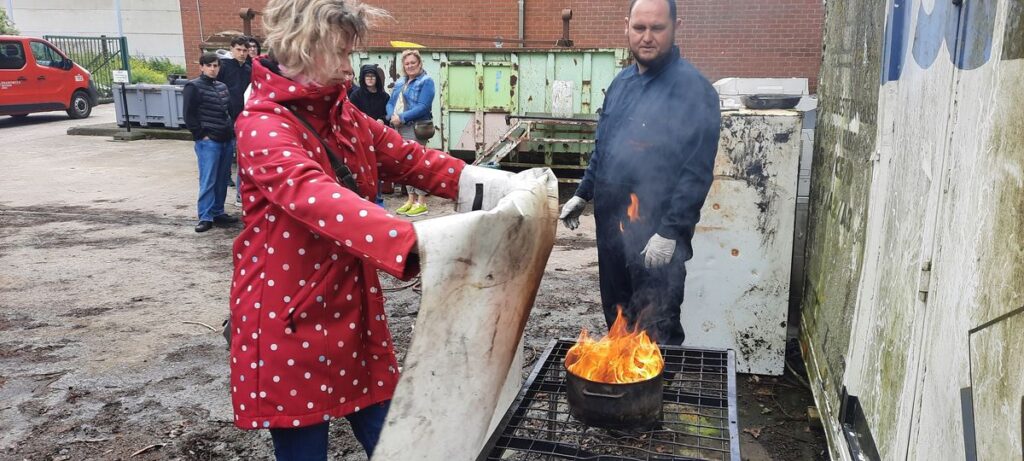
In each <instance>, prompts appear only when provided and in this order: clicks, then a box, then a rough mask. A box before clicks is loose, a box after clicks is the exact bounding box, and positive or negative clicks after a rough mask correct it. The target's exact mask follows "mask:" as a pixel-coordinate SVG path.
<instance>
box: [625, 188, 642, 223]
mask: <svg viewBox="0 0 1024 461" xmlns="http://www.w3.org/2000/svg"><path fill="white" fill-rule="evenodd" d="M626 216H629V222H637V221H639V220H640V199H639V198H638V197H637V196H636V194H629V208H628V209H626Z"/></svg>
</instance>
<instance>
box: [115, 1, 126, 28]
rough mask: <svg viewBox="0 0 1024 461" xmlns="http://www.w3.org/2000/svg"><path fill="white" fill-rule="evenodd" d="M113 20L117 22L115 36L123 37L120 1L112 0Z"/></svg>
mask: <svg viewBox="0 0 1024 461" xmlns="http://www.w3.org/2000/svg"><path fill="white" fill-rule="evenodd" d="M114 18H115V20H116V21H117V36H118V37H124V26H123V25H122V21H121V0H114Z"/></svg>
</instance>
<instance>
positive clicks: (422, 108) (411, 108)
mask: <svg viewBox="0 0 1024 461" xmlns="http://www.w3.org/2000/svg"><path fill="white" fill-rule="evenodd" d="M405 80H406V77H402V78H400V79H398V81H397V82H395V89H394V91H392V92H391V100H389V101H388V120H391V116H392V115H393V114H394V113H395V104H397V103H398V95H399V94H402V95H405V112H402V113H400V114H398V118H400V119H402V123H410V122H418V121H421V120H430V119H433V118H434V116H433V114H431V113H430V106H431V105H432V104H434V79H432V78H430V76H429V75H427V71H422V72H421V73H420V75H418V76H417V77H416V78H414V79H413V80H412V82H409V83H408V84H406V81H405Z"/></svg>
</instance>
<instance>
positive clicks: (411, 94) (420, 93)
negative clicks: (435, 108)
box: [387, 50, 435, 216]
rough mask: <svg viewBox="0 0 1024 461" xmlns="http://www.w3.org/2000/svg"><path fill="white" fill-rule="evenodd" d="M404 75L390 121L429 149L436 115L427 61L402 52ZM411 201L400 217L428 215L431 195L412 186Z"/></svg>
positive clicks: (415, 53) (393, 95)
mask: <svg viewBox="0 0 1024 461" xmlns="http://www.w3.org/2000/svg"><path fill="white" fill-rule="evenodd" d="M401 60H402V71H403V73H404V74H405V75H404V76H402V77H401V78H399V79H398V81H397V82H395V89H394V90H393V91H392V92H391V100H389V101H388V113H387V117H388V120H389V121H390V122H391V126H392V127H393V128H395V129H396V130H398V132H399V133H400V134H401V135H402V137H403V138H405V139H408V140H410V141H416V142H418V143H420V144H423V145H426V144H427V141H428V140H430V138H431V137H432V136H433V135H434V121H433V115H432V114H431V112H430V107H431V105H432V104H433V103H434V93H435V89H434V80H433V79H432V78H430V76H429V75H427V72H426V71H425V70H423V58H421V57H420V52H419V51H416V50H405V51H403V52H402V57H401ZM407 186H408V188H409V198H408V199H407V200H406V201H405V204H403V205H402V206H401V207H400V208H399V209H398V210H396V211H395V212H396V213H398V214H404V215H406V216H421V215H425V214H427V211H428V210H427V201H426V198H427V192H426V191H424V190H422V189H417V188H415V187H413V186H411V185H407Z"/></svg>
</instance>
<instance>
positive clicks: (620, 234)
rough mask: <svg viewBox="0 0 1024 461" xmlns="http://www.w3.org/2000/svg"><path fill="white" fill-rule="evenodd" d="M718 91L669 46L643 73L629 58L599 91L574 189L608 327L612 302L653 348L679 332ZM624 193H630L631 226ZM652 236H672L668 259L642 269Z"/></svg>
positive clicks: (674, 341) (715, 134)
mask: <svg viewBox="0 0 1024 461" xmlns="http://www.w3.org/2000/svg"><path fill="white" fill-rule="evenodd" d="M720 124H721V114H720V112H719V102H718V94H717V93H716V92H715V90H714V88H713V87H712V86H711V84H709V83H708V81H707V80H706V79H705V78H704V77H703V76H702V75H701V74H700V73H699V72H698V71H697V69H696V68H694V67H693V65H691V64H690V63H689V62H688V61H686V60H685V59H683V58H682V57H680V56H679V49H678V47H673V50H672V51H671V52H670V53H669V55H668V56H667V57H666V58H665V59H664V60H662V61H661V62H658V63H655V64H654V65H652V66H650V67H649V68H648V69H647V71H646V72H644V73H643V74H641V73H639V72H638V69H637V66H636V64H634V65H632V66H630V67H628V68H626V69H624V70H622V72H620V73H619V75H618V76H616V77H615V80H613V81H612V83H611V85H610V86H609V87H608V91H607V93H606V96H605V101H604V107H603V108H602V111H601V116H600V119H599V122H598V126H597V133H596V145H595V148H594V152H593V154H592V155H591V158H590V165H589V166H588V167H587V170H586V172H585V173H584V176H583V180H582V182H581V183H580V185H579V187H578V188H577V189H576V195H577V196H579V197H580V198H582V199H584V200H587V201H591V200H593V203H594V219H595V221H596V223H597V254H598V269H599V275H600V279H601V304H602V306H603V308H604V314H605V319H606V321H607V322H608V325H609V326H611V324H612V322H613V321H614V320H615V316H616V306H621V307H622V308H623V312H624V314H625V316H626V318H627V319H628V320H629V322H630V325H631V326H634V325H639V326H640V327H641V328H643V329H644V330H646V331H647V333H648V335H650V336H651V337H652V339H654V340H655V341H656V342H658V343H659V344H671V345H679V344H682V343H683V339H684V337H685V335H684V333H683V327H682V325H681V324H680V318H679V313H680V306H681V305H682V303H683V288H684V286H685V281H686V266H685V262H686V261H687V260H688V259H690V258H691V257H692V256H693V247H692V246H691V243H690V242H691V239H692V238H693V233H694V228H695V227H696V225H697V221H699V220H700V209H701V207H702V206H703V205H704V199H705V198H706V197H707V195H708V190H709V189H710V187H711V181H712V179H713V172H712V169H713V167H714V163H715V154H716V152H717V150H718V138H719V125H720ZM630 194H636V195H637V198H638V199H639V205H640V206H639V219H638V220H637V221H635V222H631V221H630V220H629V218H628V217H627V212H626V211H627V208H628V207H629V205H630V203H631V198H630ZM655 232H657V233H658V234H660V235H661V236H662V237H665V238H669V239H674V240H676V250H675V252H674V254H673V255H672V259H671V261H670V262H669V263H668V264H667V265H665V266H662V267H660V268H656V269H648V268H646V267H645V266H644V257H643V256H642V255H641V252H642V251H643V250H644V247H645V246H646V245H647V242H648V240H649V239H650V238H651V236H652V235H654V233H655Z"/></svg>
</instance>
